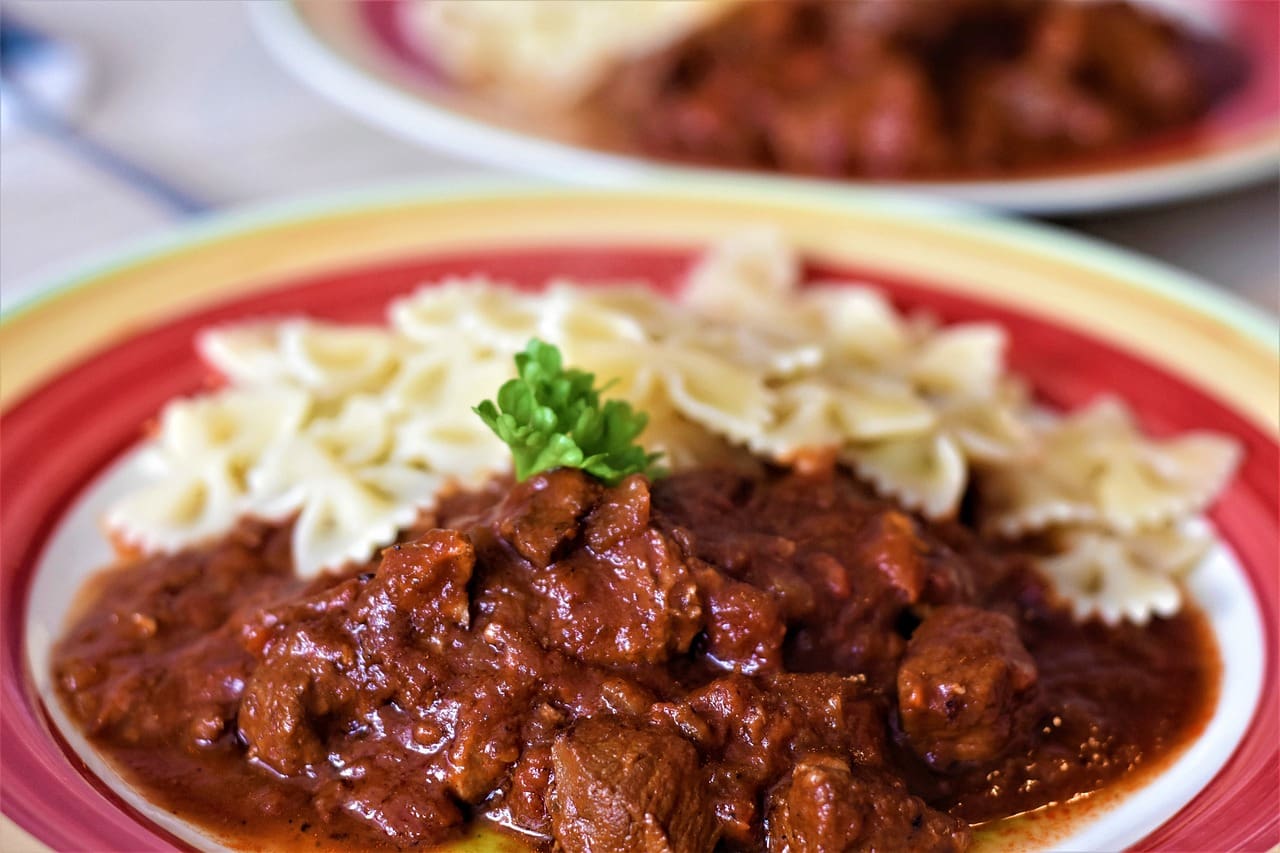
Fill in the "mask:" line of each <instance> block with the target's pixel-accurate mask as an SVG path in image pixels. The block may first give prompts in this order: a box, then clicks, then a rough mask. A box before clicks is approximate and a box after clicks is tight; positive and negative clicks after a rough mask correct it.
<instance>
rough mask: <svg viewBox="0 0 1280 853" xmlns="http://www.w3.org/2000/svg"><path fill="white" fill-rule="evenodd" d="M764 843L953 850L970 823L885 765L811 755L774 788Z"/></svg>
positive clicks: (775, 850)
mask: <svg viewBox="0 0 1280 853" xmlns="http://www.w3.org/2000/svg"><path fill="white" fill-rule="evenodd" d="M765 843H766V847H767V849H768V850H769V851H770V853H806V851H822V853H841V851H854V850H866V851H876V850H884V851H889V850H919V851H926V850H931V851H955V850H964V849H965V847H967V846H968V843H969V827H968V826H967V825H966V824H965V823H964V822H963V821H960V820H956V819H955V818H953V817H951V816H950V815H947V814H944V813H943V812H939V811H934V810H933V809H931V808H929V807H928V806H927V805H925V804H924V801H923V800H921V799H920V798H919V797H914V796H912V795H911V794H910V793H909V792H908V791H907V787H906V785H904V784H903V783H902V780H900V779H896V778H894V777H893V776H891V775H889V774H888V773H886V772H884V771H883V770H876V769H872V768H869V767H860V766H858V765H853V766H850V765H849V763H848V762H846V761H844V760H843V759H840V758H835V757H833V756H829V755H812V756H809V757H807V758H805V759H803V760H801V761H800V763H799V764H797V765H796V766H795V768H794V769H793V770H792V771H791V774H790V775H789V776H788V777H787V778H786V779H784V780H783V781H782V782H781V783H779V784H778V785H777V787H775V788H774V789H773V790H772V791H771V792H770V793H769V800H768V805H767V811H766V814H765Z"/></svg>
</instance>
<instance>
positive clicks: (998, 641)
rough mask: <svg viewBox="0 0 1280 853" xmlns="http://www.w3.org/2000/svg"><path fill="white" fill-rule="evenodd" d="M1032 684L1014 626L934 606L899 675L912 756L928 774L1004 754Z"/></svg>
mask: <svg viewBox="0 0 1280 853" xmlns="http://www.w3.org/2000/svg"><path fill="white" fill-rule="evenodd" d="M1035 684H1036V664H1035V661H1034V660H1033V659H1032V658H1031V655H1030V654H1029V653H1028V652H1027V650H1026V648H1024V647H1023V645H1022V641H1021V640H1020V639H1018V632H1017V629H1016V627H1015V626H1014V624H1013V620H1012V619H1010V618H1009V617H1008V616H1005V615H1004V614H1002V613H995V612H992V611H989V610H981V609H979V608H976V607H968V606H966V605H959V604H955V605H949V606H946V607H940V608H938V609H937V610H935V611H934V612H933V613H931V614H930V615H929V616H928V617H927V618H926V619H925V620H924V622H922V623H921V624H920V626H919V627H918V628H917V629H916V631H915V633H914V634H913V635H912V637H911V642H910V643H908V644H907V653H906V656H905V657H904V658H903V659H902V665H901V666H900V667H899V668H898V710H899V712H900V713H901V715H902V728H903V729H904V730H905V731H906V733H907V739H908V740H909V741H910V743H911V747H912V749H914V750H915V751H916V753H917V754H918V755H920V757H921V758H923V759H924V760H925V761H927V762H928V763H929V764H930V765H932V766H933V767H935V768H938V769H942V770H945V769H947V768H948V767H950V766H951V765H952V764H954V763H955V762H958V761H986V760H989V759H993V758H997V757H999V755H1000V754H1001V753H1002V752H1004V750H1005V748H1006V747H1007V746H1008V745H1009V742H1010V740H1011V739H1012V738H1013V737H1014V735H1015V734H1016V730H1017V727H1018V726H1017V724H1018V722H1019V718H1020V716H1021V714H1023V713H1025V712H1026V710H1027V709H1028V703H1029V702H1030V701H1031V699H1032V698H1033V695H1034V691H1033V688H1034V687H1035Z"/></svg>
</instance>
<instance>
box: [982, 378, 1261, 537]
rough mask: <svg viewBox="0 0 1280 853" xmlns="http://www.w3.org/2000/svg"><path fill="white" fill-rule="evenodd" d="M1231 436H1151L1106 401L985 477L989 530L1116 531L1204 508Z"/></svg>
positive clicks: (1044, 430)
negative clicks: (1087, 527)
mask: <svg viewBox="0 0 1280 853" xmlns="http://www.w3.org/2000/svg"><path fill="white" fill-rule="evenodd" d="M1239 452H1240V451H1239V448H1238V446H1237V445H1236V444H1235V442H1233V441H1231V440H1229V439H1226V438H1223V437H1220V436H1214V435H1208V434H1196V433H1192V434H1189V435H1185V436H1181V437H1178V438H1173V439H1169V440H1165V441H1153V440H1150V439H1147V438H1145V437H1144V436H1142V435H1141V434H1140V433H1139V432H1138V430H1137V427H1136V426H1135V424H1134V423H1133V419H1132V418H1131V417H1130V415H1129V413H1128V410H1127V409H1126V408H1125V407H1124V405H1123V404H1122V403H1120V402H1119V401H1116V400H1112V399H1103V400H1101V401H1099V402H1097V403H1095V404H1093V405H1092V406H1089V407H1088V408H1086V409H1083V410H1081V411H1079V412H1076V413H1075V414H1072V415H1069V416H1067V417H1065V418H1061V419H1051V420H1050V421H1049V422H1048V425H1046V426H1042V427H1041V428H1040V435H1039V448H1038V450H1037V452H1036V453H1035V454H1034V456H1032V457H1030V458H1028V459H1025V460H1021V461H1019V462H1018V464H1012V465H1008V466H1003V467H1000V468H996V469H994V470H993V471H992V472H991V474H990V476H988V477H986V478H984V484H983V485H984V495H983V502H984V515H985V517H986V519H987V525H988V527H989V528H990V529H992V530H994V531H995V532H998V533H1000V534H1002V535H1004V536H1009V537H1017V536H1021V535H1024V534H1027V533H1033V532H1036V531H1040V530H1044V529H1046V528H1048V527H1051V526H1055V525H1063V524H1092V525H1097V526H1100V527H1105V528H1108V529H1112V530H1117V531H1121V532H1127V531H1133V530H1135V529H1137V528H1139V527H1151V526H1156V525H1160V524H1164V523H1167V522H1170V521H1173V520H1175V519H1177V518H1185V517H1188V516H1191V515H1194V514H1196V513H1198V512H1201V511H1203V510H1204V509H1205V508H1206V507H1207V506H1208V504H1209V503H1210V502H1211V501H1212V500H1213V498H1214V496H1215V495H1216V494H1217V492H1218V491H1219V490H1221V488H1222V487H1223V486H1224V485H1225V484H1226V482H1227V481H1228V479H1230V476H1231V473H1232V472H1233V471H1234V469H1235V466H1236V464H1237V462H1238V460H1239Z"/></svg>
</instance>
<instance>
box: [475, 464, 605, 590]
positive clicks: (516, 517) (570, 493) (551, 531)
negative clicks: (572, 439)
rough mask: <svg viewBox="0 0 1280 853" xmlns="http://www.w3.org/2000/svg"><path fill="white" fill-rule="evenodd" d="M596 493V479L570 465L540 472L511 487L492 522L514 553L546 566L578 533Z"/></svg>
mask: <svg viewBox="0 0 1280 853" xmlns="http://www.w3.org/2000/svg"><path fill="white" fill-rule="evenodd" d="M599 493H600V485H599V484H598V483H597V482H596V481H595V480H593V479H591V478H590V477H585V476H583V475H582V472H581V471H577V470H574V469H572V468H562V469H560V470H557V471H549V472H547V473H545V474H539V475H538V476H536V477H531V478H530V479H529V480H528V481H527V482H524V483H521V484H519V485H517V486H516V487H515V488H514V489H512V490H511V493H510V494H509V495H507V499H506V500H504V501H503V502H502V504H501V506H499V507H498V508H497V510H496V511H495V517H494V520H493V526H494V529H495V530H496V531H497V533H498V535H499V536H501V537H502V538H503V539H504V540H506V542H507V543H508V544H510V545H511V547H512V548H514V549H515V551H516V553H517V554H519V555H520V556H521V557H524V558H525V559H526V560H528V561H529V562H530V563H532V564H533V565H534V566H535V567H536V568H540V569H541V568H545V567H546V566H547V565H548V564H550V562H551V559H552V556H553V554H554V553H555V551H556V549H558V548H560V547H561V546H563V545H565V544H566V543H569V542H572V541H573V539H574V537H575V536H577V534H578V522H579V520H580V519H581V518H582V516H583V515H585V514H586V512H587V510H588V509H590V508H591V505H592V504H593V503H594V502H595V499H596V497H597V496H598V495H599Z"/></svg>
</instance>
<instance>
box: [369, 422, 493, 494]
mask: <svg viewBox="0 0 1280 853" xmlns="http://www.w3.org/2000/svg"><path fill="white" fill-rule="evenodd" d="M506 457H507V454H506V448H505V447H504V446H503V444H502V441H501V440H500V439H499V438H498V437H497V436H495V435H494V434H493V431H492V430H490V429H489V428H488V427H486V426H485V425H484V422H483V421H481V420H480V419H479V418H477V417H476V416H475V415H474V414H473V413H472V412H471V411H470V410H469V409H468V410H466V411H464V412H462V413H461V414H455V415H453V416H446V415H444V414H443V413H434V414H424V415H419V416H416V417H410V418H408V419H406V420H404V421H403V422H400V423H397V424H396V426H395V446H394V449H393V451H392V454H391V459H392V461H393V462H397V463H407V464H409V465H411V466H412V467H414V468H420V469H422V470H425V471H430V472H432V473H435V474H440V475H442V476H444V477H447V478H449V479H451V480H453V481H454V482H456V483H459V484H461V485H466V486H478V485H481V484H482V483H483V481H484V480H485V479H487V478H488V477H489V476H491V475H494V474H500V473H502V472H503V471H504V470H505V469H506V468H507V467H508V463H507V459H506Z"/></svg>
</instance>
